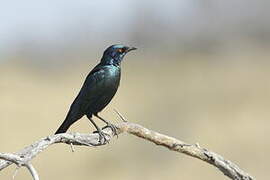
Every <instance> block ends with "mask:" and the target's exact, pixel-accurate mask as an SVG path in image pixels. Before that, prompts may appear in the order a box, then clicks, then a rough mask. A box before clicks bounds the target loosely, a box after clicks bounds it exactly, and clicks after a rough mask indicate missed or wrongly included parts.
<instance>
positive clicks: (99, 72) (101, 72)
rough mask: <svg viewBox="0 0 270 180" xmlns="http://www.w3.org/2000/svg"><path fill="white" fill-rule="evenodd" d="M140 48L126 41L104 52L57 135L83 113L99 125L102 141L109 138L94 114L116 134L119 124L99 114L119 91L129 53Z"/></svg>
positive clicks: (97, 128) (88, 76)
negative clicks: (123, 65)
mask: <svg viewBox="0 0 270 180" xmlns="http://www.w3.org/2000/svg"><path fill="white" fill-rule="evenodd" d="M136 49H137V48H135V47H129V46H125V45H122V44H114V45H111V46H109V47H108V48H107V49H106V50H105V51H104V52H103V56H102V58H101V60H100V62H99V63H98V64H97V65H96V66H95V67H94V68H93V69H92V70H91V71H90V73H89V74H88V75H87V77H86V79H85V81H84V83H83V85H82V87H81V90H80V92H79V94H78V95H77V97H76V98H75V100H74V101H73V103H72V104H71V106H70V108H69V111H68V113H67V115H66V118H65V120H64V122H63V123H62V124H61V125H60V127H59V128H58V129H57V131H56V132H55V134H60V133H65V132H66V131H67V130H68V128H69V127H70V126H71V125H72V124H73V123H75V122H76V121H78V120H79V119H81V118H82V117H83V116H86V117H87V118H88V119H89V120H90V122H91V123H92V124H93V125H94V126H95V128H96V131H95V132H97V133H98V134H99V141H100V142H101V141H102V139H103V140H104V141H106V138H105V134H104V133H103V132H102V130H101V129H100V128H99V127H98V126H97V124H96V123H95V122H94V120H93V116H95V117H97V118H98V119H100V120H101V121H103V122H104V123H106V125H107V127H110V128H111V129H112V131H113V132H114V133H116V127H115V126H114V125H113V124H111V123H110V122H109V121H107V120H105V119H104V118H102V117H101V116H99V114H98V113H99V112H101V111H102V110H103V109H104V108H105V107H106V106H107V105H108V104H109V103H110V101H111V100H112V98H113V97H114V95H115V94H116V92H117V89H118V87H119V84H120V78H121V62H122V60H123V58H124V57H125V55H126V54H127V53H128V52H130V51H133V50H136Z"/></svg>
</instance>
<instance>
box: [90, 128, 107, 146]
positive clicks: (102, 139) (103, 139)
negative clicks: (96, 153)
mask: <svg viewBox="0 0 270 180" xmlns="http://www.w3.org/2000/svg"><path fill="white" fill-rule="evenodd" d="M93 133H98V135H99V140H98V141H99V143H101V144H107V143H109V141H108V140H107V138H106V133H104V132H102V131H101V130H100V129H99V130H97V131H94V132H93Z"/></svg>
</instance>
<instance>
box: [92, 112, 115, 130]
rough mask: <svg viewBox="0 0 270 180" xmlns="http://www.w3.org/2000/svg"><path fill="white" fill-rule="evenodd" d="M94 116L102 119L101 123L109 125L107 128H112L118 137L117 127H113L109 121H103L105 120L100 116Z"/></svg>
mask: <svg viewBox="0 0 270 180" xmlns="http://www.w3.org/2000/svg"><path fill="white" fill-rule="evenodd" d="M94 115H95V116H96V117H97V118H98V119H100V120H101V121H103V122H104V123H106V124H107V126H106V127H109V128H111V130H112V131H113V133H114V134H115V135H117V128H116V127H115V125H113V124H112V123H110V122H109V121H107V120H105V119H103V118H102V117H100V116H99V115H98V114H94Z"/></svg>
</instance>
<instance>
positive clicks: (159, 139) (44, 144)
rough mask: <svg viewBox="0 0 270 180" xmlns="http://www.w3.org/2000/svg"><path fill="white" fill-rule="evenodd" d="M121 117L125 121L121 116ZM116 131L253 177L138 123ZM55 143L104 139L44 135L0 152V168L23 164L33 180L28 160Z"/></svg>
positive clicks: (241, 178)
mask: <svg viewBox="0 0 270 180" xmlns="http://www.w3.org/2000/svg"><path fill="white" fill-rule="evenodd" d="M121 118H122V120H125V119H124V118H123V116H122V117H121ZM116 127H117V134H121V133H123V132H127V133H129V134H133V135H135V136H137V137H140V138H142V139H145V140H147V141H151V142H153V143H155V144H156V145H160V146H164V147H167V148H168V149H170V150H172V151H177V152H180V153H184V154H186V155H189V156H191V157H194V158H197V159H200V160H203V161H205V162H207V163H209V164H211V165H213V166H215V167H217V168H218V169H219V170H220V171H221V172H223V173H224V174H225V175H226V176H228V177H229V178H231V179H233V180H253V179H254V178H253V177H251V176H250V175H248V174H247V173H245V172H244V171H243V170H241V169H240V168H239V167H238V166H237V165H235V164H234V163H232V162H231V161H228V160H226V159H224V158H223V157H222V156H220V155H218V154H216V153H214V152H212V151H209V150H207V149H205V148H201V147H200V146H199V145H198V144H194V145H193V144H188V143H185V142H183V141H180V140H178V139H175V138H173V137H169V136H166V135H163V134H160V133H158V132H155V131H152V130H149V129H147V128H145V127H143V126H141V125H138V124H134V123H130V122H122V123H119V124H117V125H116ZM103 131H104V132H105V133H106V134H107V136H106V139H107V141H108V142H109V141H110V140H111V138H112V137H113V136H114V134H113V132H112V130H111V129H110V128H106V129H104V130H103ZM55 143H66V144H72V145H83V146H90V147H91V146H100V145H105V144H106V143H105V142H101V143H100V142H99V136H98V134H96V133H94V134H80V133H64V134H57V135H51V136H48V137H46V138H42V139H41V140H39V141H37V142H35V143H34V144H32V145H30V146H28V147H26V148H24V149H23V150H21V151H19V152H17V153H15V154H6V153H0V159H4V160H2V161H0V171H1V170H3V169H4V168H6V167H8V166H9V165H11V164H12V163H15V164H17V165H19V166H26V167H27V168H28V170H29V171H30V172H31V174H32V176H33V178H34V180H38V175H37V172H36V171H35V169H34V168H33V166H32V165H31V164H30V163H29V162H30V160H32V159H33V158H34V157H35V156H37V155H38V154H39V153H40V152H42V151H43V150H45V149H46V148H48V147H49V146H50V145H52V144H55Z"/></svg>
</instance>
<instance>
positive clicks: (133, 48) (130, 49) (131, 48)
mask: <svg viewBox="0 0 270 180" xmlns="http://www.w3.org/2000/svg"><path fill="white" fill-rule="evenodd" d="M136 49H137V48H135V47H129V48H128V49H127V52H129V51H133V50H136Z"/></svg>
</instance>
